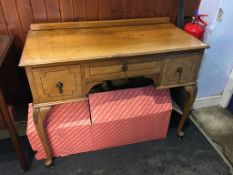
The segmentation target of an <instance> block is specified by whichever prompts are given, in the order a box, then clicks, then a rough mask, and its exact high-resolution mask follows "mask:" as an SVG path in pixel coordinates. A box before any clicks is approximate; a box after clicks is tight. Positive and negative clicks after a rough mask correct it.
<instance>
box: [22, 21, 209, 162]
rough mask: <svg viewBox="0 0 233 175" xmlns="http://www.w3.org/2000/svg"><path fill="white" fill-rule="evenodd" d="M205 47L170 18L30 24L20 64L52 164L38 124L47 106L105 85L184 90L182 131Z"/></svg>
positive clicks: (44, 114)
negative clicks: (139, 80)
mask: <svg viewBox="0 0 233 175" xmlns="http://www.w3.org/2000/svg"><path fill="white" fill-rule="evenodd" d="M206 47H207V45H206V44H204V43H202V42H201V41H199V40H197V39H196V38H194V37H192V36H190V35H188V34H187V33H185V32H184V31H182V30H180V29H178V28H177V27H176V26H174V25H173V24H171V23H170V20H169V18H166V17H164V18H154V19H131V20H116V21H97V22H95V21H94V22H79V23H55V24H33V25H31V30H30V31H29V33H28V37H27V41H26V44H25V48H24V51H23V55H22V58H21V61H20V66H23V67H25V69H26V72H27V76H28V81H29V84H30V87H31V91H32V94H33V100H34V121H35V124H36V128H37V130H38V133H39V135H40V138H41V140H42V143H43V145H44V148H45V151H46V153H47V156H48V159H47V160H46V164H47V165H50V164H51V163H52V155H51V153H50V149H49V145H48V142H47V138H46V134H45V131H44V128H43V121H44V119H45V118H46V114H47V112H48V111H49V109H50V108H51V106H52V105H55V104H60V103H65V102H69V101H74V100H80V99H81V100H82V99H87V98H86V97H87V94H88V92H89V90H90V89H91V88H92V87H93V86H94V85H96V84H99V83H102V82H104V81H106V80H113V79H121V78H128V77H137V76H144V77H149V78H151V79H152V80H153V81H154V83H155V87H156V88H172V87H181V86H183V87H185V89H186V91H187V97H186V102H185V107H184V111H183V112H184V114H183V116H182V119H181V121H180V124H179V127H178V129H177V132H178V135H180V136H182V135H183V132H182V128H183V124H184V121H185V120H186V118H187V116H188V113H189V110H190V108H191V106H192V104H193V102H194V99H195V97H196V92H197V88H196V79H197V75H198V71H199V67H200V64H201V61H202V54H203V50H204V49H205V48H206Z"/></svg>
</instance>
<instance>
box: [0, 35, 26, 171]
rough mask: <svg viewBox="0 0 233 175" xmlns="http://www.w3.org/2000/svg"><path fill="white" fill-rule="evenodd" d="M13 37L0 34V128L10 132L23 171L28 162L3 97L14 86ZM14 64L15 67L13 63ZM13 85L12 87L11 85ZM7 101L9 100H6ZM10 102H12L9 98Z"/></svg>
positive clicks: (11, 91)
mask: <svg viewBox="0 0 233 175" xmlns="http://www.w3.org/2000/svg"><path fill="white" fill-rule="evenodd" d="M12 42H13V37H9V36H3V35H0V129H7V130H8V131H9V134H10V138H11V141H12V144H13V146H14V148H15V151H16V154H17V156H18V158H19V161H20V164H21V167H22V168H23V170H24V171H27V170H29V163H28V160H27V159H26V155H25V153H24V151H23V147H22V144H21V143H20V139H19V136H18V133H17V130H16V128H15V124H14V121H13V118H12V116H11V115H10V112H9V110H8V107H7V102H6V98H5V97H9V96H10V95H9V94H12V93H13V90H14V88H15V81H14V80H16V78H15V76H16V70H14V68H17V64H16V62H15V58H14V57H12V53H11V52H12V51H13V48H12V44H13V43H12ZM13 64H15V67H14V65H13ZM12 69H13V70H12ZM12 86H13V87H12ZM8 101H9V100H8ZM10 102H12V101H11V100H10Z"/></svg>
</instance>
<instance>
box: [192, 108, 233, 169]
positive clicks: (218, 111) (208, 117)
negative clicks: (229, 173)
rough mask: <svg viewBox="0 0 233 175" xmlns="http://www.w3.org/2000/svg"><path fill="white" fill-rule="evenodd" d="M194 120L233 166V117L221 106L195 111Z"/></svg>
mask: <svg viewBox="0 0 233 175" xmlns="http://www.w3.org/2000/svg"><path fill="white" fill-rule="evenodd" d="M193 119H194V120H195V121H196V123H197V124H198V126H199V127H200V128H201V129H202V130H203V131H204V133H205V134H206V135H207V137H208V138H209V139H210V141H211V142H212V143H213V144H214V145H213V146H215V147H216V148H217V150H218V151H219V152H220V154H223V156H225V158H226V160H227V161H228V162H229V163H230V164H231V165H233V115H232V114H231V113H229V112H228V111H227V110H226V109H223V108H221V107H219V106H214V107H208V108H202V109H197V110H195V111H193Z"/></svg>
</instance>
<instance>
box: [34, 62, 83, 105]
mask: <svg viewBox="0 0 233 175" xmlns="http://www.w3.org/2000/svg"><path fill="white" fill-rule="evenodd" d="M33 75H34V81H35V85H36V88H37V93H38V96H39V97H40V99H39V100H40V102H49V101H55V100H65V99H71V98H75V97H79V96H82V79H81V69H80V65H67V66H54V67H45V68H34V69H33Z"/></svg>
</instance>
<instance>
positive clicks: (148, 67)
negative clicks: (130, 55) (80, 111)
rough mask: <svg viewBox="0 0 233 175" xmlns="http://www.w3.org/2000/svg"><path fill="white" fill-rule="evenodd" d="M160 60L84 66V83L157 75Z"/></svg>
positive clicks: (145, 59) (114, 62)
mask: <svg viewBox="0 0 233 175" xmlns="http://www.w3.org/2000/svg"><path fill="white" fill-rule="evenodd" d="M161 65H162V64H161V61H160V59H155V60H153V58H144V59H139V58H135V59H128V60H120V61H102V62H96V63H88V64H85V79H86V82H93V81H102V80H113V79H121V78H128V77H137V76H147V75H148V76H149V75H154V74H159V73H160V71H161V67H162V66H161Z"/></svg>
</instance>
